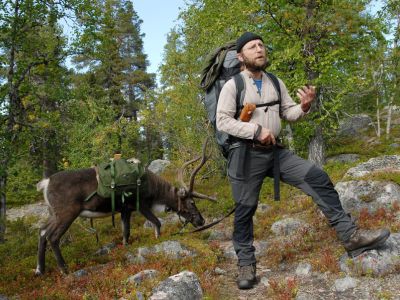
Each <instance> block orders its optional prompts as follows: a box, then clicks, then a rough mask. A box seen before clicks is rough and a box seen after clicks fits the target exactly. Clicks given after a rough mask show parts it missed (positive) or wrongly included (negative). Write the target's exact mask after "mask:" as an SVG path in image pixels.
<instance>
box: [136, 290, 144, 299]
mask: <svg viewBox="0 0 400 300" xmlns="http://www.w3.org/2000/svg"><path fill="white" fill-rule="evenodd" d="M136 299H137V300H145V299H146V298H145V297H144V295H143V293H141V292H139V291H136Z"/></svg>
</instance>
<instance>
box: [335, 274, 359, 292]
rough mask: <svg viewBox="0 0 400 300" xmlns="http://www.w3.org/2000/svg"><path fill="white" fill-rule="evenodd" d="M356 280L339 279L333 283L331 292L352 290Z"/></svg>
mask: <svg viewBox="0 0 400 300" xmlns="http://www.w3.org/2000/svg"><path fill="white" fill-rule="evenodd" d="M358 282H359V281H358V280H357V279H354V278H352V277H345V278H340V279H337V280H335V283H334V285H333V288H332V289H333V290H335V291H337V292H344V291H347V290H348V289H353V288H355V287H356V286H357V285H358Z"/></svg>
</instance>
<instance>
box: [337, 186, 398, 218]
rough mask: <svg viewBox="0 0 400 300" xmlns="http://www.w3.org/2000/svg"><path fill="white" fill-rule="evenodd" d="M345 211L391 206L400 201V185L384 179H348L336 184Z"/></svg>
mask: <svg viewBox="0 0 400 300" xmlns="http://www.w3.org/2000/svg"><path fill="white" fill-rule="evenodd" d="M335 189H336V191H337V192H338V194H339V197H340V202H341V203H342V206H343V208H344V210H345V211H347V212H352V211H359V210H360V209H362V208H366V209H368V211H370V212H374V211H376V210H377V209H378V208H380V207H385V208H388V207H391V206H392V205H393V204H394V203H395V202H400V186H399V185H397V184H395V183H393V182H384V181H370V180H368V181H365V180H360V181H346V182H338V183H337V184H336V186H335Z"/></svg>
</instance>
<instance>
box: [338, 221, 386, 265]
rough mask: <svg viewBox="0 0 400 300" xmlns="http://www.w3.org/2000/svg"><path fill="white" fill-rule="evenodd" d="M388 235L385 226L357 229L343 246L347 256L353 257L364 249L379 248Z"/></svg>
mask: <svg viewBox="0 0 400 300" xmlns="http://www.w3.org/2000/svg"><path fill="white" fill-rule="evenodd" d="M389 235H390V231H389V230H388V229H386V228H384V229H377V230H366V229H357V230H356V231H355V232H354V233H353V234H352V235H351V236H350V239H349V240H348V241H346V242H343V246H344V248H345V249H346V251H347V254H348V255H349V257H351V258H354V257H356V256H358V255H360V254H361V253H363V252H364V251H366V250H371V249H375V248H379V247H380V246H382V245H383V244H384V243H385V241H386V240H387V238H388V237H389Z"/></svg>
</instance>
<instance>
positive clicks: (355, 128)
mask: <svg viewBox="0 0 400 300" xmlns="http://www.w3.org/2000/svg"><path fill="white" fill-rule="evenodd" d="M372 127H373V123H372V119H371V117H370V116H368V115H365V114H360V115H354V116H352V117H349V118H347V119H345V120H343V121H341V122H340V123H339V130H338V135H341V136H353V135H356V134H358V133H360V132H363V131H366V130H367V129H368V128H372Z"/></svg>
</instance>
